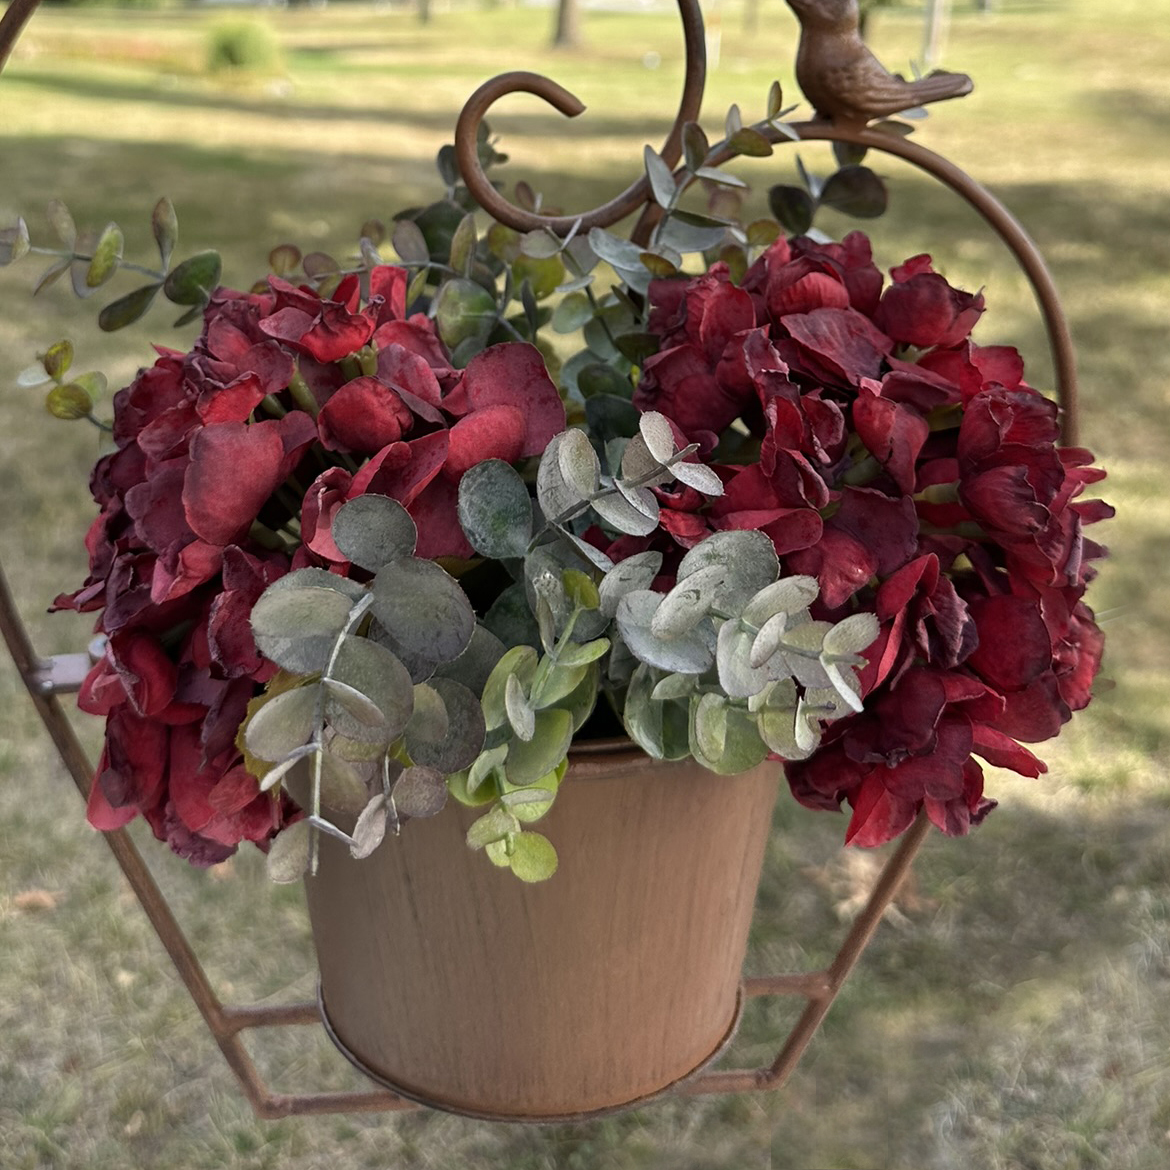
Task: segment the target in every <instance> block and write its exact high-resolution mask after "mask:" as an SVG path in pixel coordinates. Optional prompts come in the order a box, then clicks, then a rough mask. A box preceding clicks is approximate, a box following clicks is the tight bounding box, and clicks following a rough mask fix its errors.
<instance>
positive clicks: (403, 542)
mask: <svg viewBox="0 0 1170 1170" xmlns="http://www.w3.org/2000/svg"><path fill="white" fill-rule="evenodd" d="M331 534H332V536H333V543H334V544H336V545H337V547H338V548H339V549H340V550H341V552H342V553H343V554H344V555H345V558H346V560H349V561H352V562H353V563H354V564H355V565H357V566H358V567H359V568H362V569H368V570H369V571H370V572H371V573H376V572H377V571H378V570H379V569H380V568H381V567H382V566H383V565H387V564H389V563H390V562H391V561H394V560H397V559H398V558H399V557H408V556H410V555H411V554H412V553H413V552H414V548H415V545H416V544H417V543H418V529H417V528H416V527H415V523H414V520H413V519H412V518H411V515H410V513H409V512H408V511H407V510H406V509H405V508H404V507H403V506H402V505H401V504H400V503H399V502H398V501H397V500H392V499H390V497H389V496H379V495H375V494H373V493H369V494H367V495H362V496H357V497H356V498H355V499H352V500H350V501H348V502H347V503H345V504H342V505H341V507H340V508H338V510H337V513H336V515H335V516H334V517H333V526H332V528H331Z"/></svg>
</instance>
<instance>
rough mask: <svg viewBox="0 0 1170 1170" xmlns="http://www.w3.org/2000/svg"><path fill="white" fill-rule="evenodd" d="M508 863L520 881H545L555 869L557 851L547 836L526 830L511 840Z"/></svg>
mask: <svg viewBox="0 0 1170 1170" xmlns="http://www.w3.org/2000/svg"><path fill="white" fill-rule="evenodd" d="M508 864H509V865H510V866H511V867H512V872H513V873H514V874H515V875H516V876H517V877H518V878H519V879H520V880H521V881H522V882H543V881H547V880H548V879H549V878H550V877H552V875H553V874H554V873H556V871H557V851H556V849H554V848H553V843H552V842H551V841H550V840H549V839H548V838H547V837H545V836H543V835H542V834H540V833H533V832H529V831H527V830H526V831H524V832H522V833H518V834H517V835H516V837H515V838H514V840H513V841H512V850H511V852H510V853H509V854H508Z"/></svg>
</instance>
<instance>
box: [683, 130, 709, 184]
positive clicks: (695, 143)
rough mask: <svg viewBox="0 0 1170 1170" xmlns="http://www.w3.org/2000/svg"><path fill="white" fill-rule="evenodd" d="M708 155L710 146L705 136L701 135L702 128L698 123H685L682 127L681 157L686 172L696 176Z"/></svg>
mask: <svg viewBox="0 0 1170 1170" xmlns="http://www.w3.org/2000/svg"><path fill="white" fill-rule="evenodd" d="M710 153H711V144H710V143H709V142H708V141H707V135H706V134H704V133H703V127H702V126H700V125H699V123H698V122H687V123H685V124H684V126H683V156H684V158H685V161H686V164H687V170H689V171H691V172H692V173H693V174H696V175H697V174H698V173H699V171H700V170H701V169H702V167H703V165H704V164H705V163H706V161H707V155H708V154H710Z"/></svg>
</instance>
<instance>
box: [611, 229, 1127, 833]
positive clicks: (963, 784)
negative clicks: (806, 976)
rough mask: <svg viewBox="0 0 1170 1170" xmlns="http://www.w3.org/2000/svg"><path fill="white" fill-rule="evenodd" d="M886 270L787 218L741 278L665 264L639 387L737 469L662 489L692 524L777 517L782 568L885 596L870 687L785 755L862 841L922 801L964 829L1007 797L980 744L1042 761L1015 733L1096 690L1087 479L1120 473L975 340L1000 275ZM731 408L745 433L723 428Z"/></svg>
mask: <svg viewBox="0 0 1170 1170" xmlns="http://www.w3.org/2000/svg"><path fill="white" fill-rule="evenodd" d="M891 275H892V282H891V283H890V284H888V285H885V284H884V281H883V278H882V275H881V273H880V272H879V271H878V269H877V268H876V267H875V265H874V263H873V260H872V254H871V249H870V244H869V241H868V239H867V238H866V237H865V236H863V235H862V234H860V233H852V234H851V235H849V236H848V237H846V239H845V240H844V241H843V242H842V243H840V244H817V243H813V242H812V241H810V240H808V239H803V238H802V239H797V240H795V241H792V242H786V241H784V240H780V241H778V242H777V243H776V244H775V245H773V246H772V247H771V248H770V249H769V250H768V251H767V252H766V253H765V254H764V255H763V256H762V257H761V258H760V259H759V260H758V261H757V262H756V263H755V264H754V265H753V266H752V268H751V269H750V270H749V271H748V273H747V275H746V277H745V279H744V280H743V281H742V283H741V284H740V285H739V286H736V285H735V284H733V283H732V282H731V280H730V278H729V275H728V272H727V270H726V268H725V267H724V266H722V265H716V266H715V267H713V268H712V269H711V270H710V271H709V272H708V273H706V274H705V275H703V276H701V277H698V278H696V279H693V280H690V281H678V280H674V281H657V282H655V283H654V284H652V286H651V290H650V291H651V300H652V304H653V306H654V308H653V312H652V316H651V321H650V327H651V331H652V332H655V333H657V334H658V335H659V336H660V337H661V348H660V350H659V352H658V353H657V354H656V355H655V356H654V357H652V358H650V359H649V360H648V361H647V362H646V365H645V370H644V375H643V378H642V382H641V384H640V386H639V388H638V391H637V393H636V395H635V399H634V401H635V404H636V405H637V406H638V407H639V408H640V409H643V410H647V409H653V410H657V411H660V412H662V413H663V414H666V415H667V416H668V417H670V418H671V419H672V420H673V421H674V423H675V424H676V425H677V426H678V427H679V429H680V430H681V431H682V432H683V433H684V434H685V436H686V437H687V439H689V440H690V441H692V442H698V443H699V444H700V448H701V450H702V451H703V452H704V453H705V456H706V458H707V459H709V460H710V461H711V462H712V464H713V466H715V467H716V469H717V471H718V472H719V474H720V476H721V477H722V479H723V480H724V484H725V491H724V495H723V496H722V497H721V498H719V499H717V500H716V501H714V503H711V504H708V503H707V502H706V501H704V499H703V498H702V497H700V496H699V495H698V493H696V492H693V491H691V490H690V489H683V490H681V491H673V492H666V491H661V490H660V491H659V496H660V500H661V503H662V505H663V515H662V525H663V528H664V529H665V530H667V531H668V532H669V533H670V535H671V536H672V537H673V539H674V541H675V542H677V543H678V544H681V545H683V546H686V547H689V546H692V545H694V544H696V543H698V542H699V541H700V540H702V539H703V538H704V537H705V536H706V535H707V534H708V533H710V532H712V531H717V530H720V529H734V528H757V529H760V530H761V531H763V532H765V533H767V535H768V536H769V537H770V538H771V539H772V541H773V543H774V544H775V546H776V550H777V552H778V553H779V554H780V556H781V558H782V562H783V565H784V569H785V571H786V572H788V573H808V574H811V575H813V576H815V577H816V578H817V580H818V581H819V583H820V588H821V600H820V603H819V604H820V605H821V607H822V609H823V610H824V613H823V615H822V616H824V617H826V618H831V619H834V620H835V619H838V618H840V617H843V616H845V615H847V614H848V613H850V612H855V611H858V610H868V611H871V612H873V613H875V614H876V615H877V617H878V618H879V620H880V623H881V633H880V636H879V638H878V640H877V641H876V642H875V644H874V645H873V646H871V647H870V648H869V650H868V651H867V652H866V657H867V660H868V665H867V667H866V668H865V670H864V671H863V672H862V678H861V681H862V686H863V692H864V695H865V708H866V709H865V711H864V712H863V713H861V714H858V715H854V716H851V717H849V718H846V719H842V720H839V721H838V722H836V723H834V724H832V725H831V726H830V728H829V729H828V730H827V732H826V734H825V737H824V740H823V743H822V746H821V748H820V749H819V750H818V751H817V752H816V753H815V755H813V756H812V757H811V758H810V759H808V760H805V761H802V762H797V763H789V764H788V765H787V766H786V768H787V775H788V780H789V784H790V786H791V788H792V791H793V793H794V794H795V796H796V798H797V799H798V800H800V801H801V802H802V803H804V804H806V805H809V806H811V807H815V808H840V806H841V804H842V802H843V801H845V802H848V804H849V805H850V806H851V808H852V810H853V816H852V821H851V823H850V826H849V830H848V835H847V840H848V841H851V842H854V843H857V844H861V845H877V844H881V843H882V842H885V841H888V840H890V839H891V838H892V837H894V836H896V835H897V834H898V833H900V832H902V830H904V829H905V828H906V827H907V826H908V825H909V824H910V823H911V822H912V821H913V819H914V818H915V816H916V815H917V813H918V811H919V810H920V809H922V808H923V807H925V808H926V811H927V813H928V815H929V816H930V818H931V820H932V821H933V822H934V823H935V824H936V825H937V826H938V827H939V828H940V829H942V830H943V831H944V832H946V833H949V834H952V835H956V834H962V833H965V832H966V831H967V830H968V828H969V826H970V825H972V824H975V823H978V822H979V821H980V820H981V819H982V818H983V817H984V816H985V815H986V814H987V812H988V811H989V810H990V809H991V808H992V807H994V804H993V802H992V801H990V800H988V799H986V798H985V797H984V795H983V772H982V769H981V766H980V764H979V763H978V761H977V760H976V758H975V757H980V758H981V759H983V760H985V761H987V762H989V763H991V764H993V765H996V766H1002V767H1007V768H1011V769H1013V770H1015V771H1016V772H1019V773H1021V774H1023V775H1027V776H1035V775H1038V774H1039V773H1040V772H1042V771H1044V764H1043V763H1042V762H1041V761H1040V760H1038V759H1037V758H1036V757H1035V756H1034V755H1033V754H1032V753H1031V752H1030V751H1028V750H1027V749H1026V748H1024V747H1022V746H1020V743H1019V742H1018V741H1024V742H1027V743H1034V742H1038V741H1040V740H1044V739H1048V738H1049V737H1051V736H1053V735H1055V734H1056V733H1057V731H1058V730H1059V728H1060V726H1061V725H1062V724H1063V723H1064V722H1065V721H1066V720H1067V719H1068V718H1069V717H1070V714H1071V712H1072V711H1074V710H1077V709H1079V708H1081V707H1084V706H1085V704H1086V703H1087V702H1088V701H1089V690H1090V686H1091V683H1092V680H1093V677H1094V675H1095V673H1096V671H1097V669H1098V666H1099V663H1100V657H1101V646H1102V637H1101V632H1100V630H1099V629H1098V628H1097V626H1096V624H1095V623H1094V621H1093V615H1092V613H1091V611H1090V610H1089V609H1088V608H1087V607H1086V606H1085V604H1084V602H1083V601H1082V595H1083V593H1084V590H1085V585H1086V583H1087V582H1088V581H1089V580H1090V579H1091V578H1092V576H1093V572H1094V571H1093V569H1092V568H1091V564H1090V562H1091V561H1092V560H1093V559H1095V558H1097V557H1100V556H1101V555H1103V552H1104V550H1103V549H1102V548H1101V547H1100V546H1099V545H1097V544H1095V543H1093V542H1092V541H1090V540H1088V539H1086V538H1085V536H1084V535H1083V532H1082V529H1083V526H1084V525H1085V524H1087V523H1090V522H1092V521H1095V520H1099V519H1102V518H1104V517H1107V516H1109V515H1111V514H1112V509H1110V508H1109V507H1108V505H1106V504H1104V503H1102V502H1101V501H1099V500H1087V501H1086V500H1082V499H1081V498H1080V496H1081V493H1082V491H1083V489H1084V488H1085V487H1086V486H1087V485H1089V484H1092V483H1094V482H1096V481H1097V480H1099V479H1101V478H1102V476H1103V473H1102V472H1101V471H1100V470H1098V469H1096V468H1094V467H1092V466H1091V464H1092V455H1091V454H1090V452H1088V451H1086V450H1083V449H1059V448H1058V447H1057V445H1056V444H1057V440H1058V423H1057V410H1056V407H1055V406H1054V405H1053V404H1052V403H1051V402H1049V401H1048V400H1047V399H1045V398H1044V397H1042V396H1041V395H1040V394H1039V393H1037V392H1036V391H1035V390H1034V389H1032V388H1031V387H1030V386H1028V385H1027V384H1026V383H1025V382H1024V381H1023V373H1024V371H1023V363H1022V362H1021V360H1020V358H1019V355H1018V354H1017V353H1016V352H1015V350H1013V349H1010V348H1006V347H999V346H991V347H986V346H979V345H976V344H975V343H973V342H972V341H971V339H970V334H971V330H972V328H973V326H974V325H975V323H976V322H977V321H978V319H979V317H980V315H981V314H982V312H983V298H982V296H981V295H971V294H968V293H964V292H961V291H959V290H957V289H954V288H952V287H951V286H950V285H949V284H948V283H947V281H946V280H945V279H944V278H943V277H942V276H941V275H939V274H938V273H936V272H935V271H934V270H933V268H932V266H931V262H930V258H929V257H927V256H917V257H915V258H913V259H911V260H909V261H907V262H906V263H905V264H903V265H901V266H899V267H897V268H895V269H893V270H892V273H891ZM737 419H739V420H742V421H743V422H744V423H746V424H747V426H748V429H749V430H750V433H751V434H750V438H748V439H746V440H745V439H744V437H743V436H739V435H737V434H736V432H735V431H728V430H727V428H728V427H729V425H730V424H731V423H732V422H733V421H735V420H737ZM646 543H647V542H643V544H642V545H638V544H637V542H634V541H631V540H630V539H629V538H626V539H624V540H623V541H622V542H621V545H620V547H618V548H615V550H614V552H615V554H616V555H626V554H628V553H629V552H633V551H637V548H639V547H645V544H646Z"/></svg>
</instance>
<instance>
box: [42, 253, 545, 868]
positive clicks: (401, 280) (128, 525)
mask: <svg viewBox="0 0 1170 1170" xmlns="http://www.w3.org/2000/svg"><path fill="white" fill-rule="evenodd" d="M367 280H368V285H367V288H366V292H365V295H364V297H363V289H362V284H361V281H360V280H359V279H358V277H356V276H352V277H346V278H345V279H344V280H342V281H341V283H340V284H339V285H338V287H337V289H336V291H335V292H334V294H333V295H332V296H331V297H328V298H323V297H321V296H320V295H318V294H317V293H316V292H314V291H313V290H312V289H310V288H299V287H296V286H294V285H292V284H290V283H288V282H287V281H284V280H281V279H279V278H276V277H273V278H270V280H269V282H268V288H267V290H266V291H264V292H260V293H249V294H241V293H236V292H232V291H230V290H226V289H221V290H219V291H218V292H217V293H216V294H215V296H214V297H213V298H212V300H211V303H210V305H209V306H208V309H207V311H206V314H205V318H204V328H203V332H202V334H201V335H200V337H199V340H198V341H197V342H196V343H195V345H194V347H193V348H192V350H191V352H190V353H187V354H180V353H176V352H174V351H171V350H159V357H158V360H157V361H156V363H155V364H154V366H153V367H151V368H150V369H148V370H143V371H141V372H140V373H139V375H138V377H137V378H136V379H135V381H134V382H133V384H132V385H131V386H129V387H127V388H126V389H124V390H122V391H120V392H119V393H118V394H117V395H116V396H115V399H114V423H113V437H114V441H115V444H116V449H115V450H114V451H113V452H112V453H111V454H109V455H107V456H105V457H104V458H103V459H102V460H101V461H100V462H99V463H98V465H97V467H96V468H95V470H94V474H93V478H92V483H91V486H92V490H93V495H94V498H95V500H96V501H97V502H98V504H99V505H100V507H101V514H100V515H99V516H98V518H97V519H96V520H95V521H94V523H93V525H92V527H91V528H90V531H89V534H88V536H87V538H86V545H87V548H88V550H89V555H90V575H89V577H88V579H87V580H86V582H85V584H84V585H83V586H82V587H81V588H80V589H79V590H77V591H76V592H75V593H73V594H71V595H68V596H62V597H59V598H58V599H57V601H56V603H55V604H56V606H57V607H58V608H69V609H76V610H82V611H100V613H99V617H98V620H97V630H98V631H99V632H100V633H103V634H105V635H106V636H107V639H106V646H105V653H104V655H103V657H102V659H101V661H99V662H98V663H97V664H96V665H95V666H94V668H93V670H92V671H91V672H90V674H89V676H88V678H87V679H86V681H85V685H84V687H83V688H82V691H81V695H80V700H79V701H80V706H81V707H82V709H83V710H85V711H88V712H91V713H94V714H98V715H103V716H105V717H106V743H105V748H104V750H103V753H102V757H101V762H100V764H99V766H98V770H97V775H96V776H95V778H94V783H93V786H92V789H91V794H90V800H89V818H90V821H91V823H93V824H94V825H95V826H97V827H98V828H103V829H109V828H115V827H118V826H121V825H124V824H126V823H127V822H128V821H130V820H131V819H133V818H134V817H135V816H136V815H138V814H139V813H142V814H143V815H144V816H145V817H146V819H147V821H148V822H149V824H150V825H151V828H152V829H153V830H154V832H155V834H156V835H157V836H159V837H160V838H163V839H165V840H167V841H168V842H169V843H170V845H171V847H172V848H173V849H174V850H175V851H176V852H178V853H180V854H181V855H183V856H184V857H188V858H190V859H191V860H192V861H193V862H194V863H196V864H200V865H210V864H214V863H215V862H217V861H221V860H223V858H224V857H226V856H228V855H230V854H231V853H232V852H233V851H234V849H235V848H236V845H237V844H238V842H240V841H242V840H252V841H256V842H257V843H259V844H261V845H263V844H264V843H265V842H267V840H268V839H269V838H270V837H271V836H272V835H273V834H274V833H275V832H277V831H278V830H279V829H280V828H281V826H282V825H283V824H284V823H287V821H288V819H289V818H290V817H295V816H296V815H298V813H297V810H296V808H295V806H293V805H292V804H291V803H290V802H289V801H288V800H287V798H285V797H283V796H273V795H271V794H262V793H261V792H260V791H259V786H258V783H257V781H256V778H255V777H253V776H251V775H250V774H249V773H248V772H247V770H246V768H245V767H244V765H243V760H242V757H241V754H240V752H239V749H238V747H237V745H236V737H237V732H238V730H239V727H240V726H241V724H242V723H243V721H244V719H245V716H246V709H247V704H248V702H249V701H250V700H251V699H252V697H253V696H254V695H255V694H257V693H258V691H259V690H260V688H261V687H262V686H263V684H264V683H265V682H267V681H268V679H269V678H270V677H271V676H272V674H273V672H274V667H273V666H272V664H271V663H269V662H266V661H265V660H264V659H263V658H262V657H261V656H260V655H259V653H258V652H257V649H256V645H255V642H254V640H253V638H252V632H251V625H250V620H249V619H250V614H251V610H252V606H253V605H254V604H255V603H256V600H257V599H258V598H259V597H260V595H261V593H263V591H264V589H265V588H266V587H267V586H268V585H269V584H270V583H271V582H272V581H274V580H276V579H277V578H278V577H280V576H282V575H283V574H285V573H287V572H288V571H289V570H290V569H291V568H293V567H300V566H302V565H323V566H327V567H329V568H331V569H333V570H334V571H336V572H340V573H346V572H348V571H349V565H348V564H347V563H346V561H345V558H344V557H343V555H342V554H341V552H340V551H339V550H338V548H337V546H336V544H335V543H334V541H333V538H332V536H331V533H330V528H331V525H332V519H333V516H334V514H335V513H336V512H337V510H338V508H339V507H340V506H341V504H343V503H344V502H345V501H346V500H347V499H352V498H353V497H354V496H357V495H361V494H362V493H363V492H367V491H376V492H383V493H386V494H389V495H393V496H395V498H397V499H399V500H400V501H401V502H402V503H403V504H404V505H405V506H406V507H407V508H408V509H409V510H410V511H411V512H412V513H413V515H414V517H415V520H416V522H417V523H418V526H419V531H420V541H419V550H418V551H419V554H420V555H422V556H463V555H470V553H471V549H470V547H469V546H468V545H467V543H466V540H465V539H464V537H463V533H462V529H461V528H460V526H459V523H458V519H457V516H456V512H455V500H456V488H457V484H458V480H459V476H460V475H461V474H462V473H463V471H465V470H466V469H467V468H468V467H470V466H471V465H473V464H474V463H476V462H479V461H480V460H481V459H487V458H503V459H509V460H516V459H521V458H525V457H527V456H529V455H533V454H538V453H539V452H541V451H543V449H544V447H545V446H546V445H547V444H548V442H549V440H550V439H551V438H552V436H553V435H554V434H556V433H557V432H559V431H561V430H563V429H564V425H565V415H564V408H563V406H562V404H561V400H560V395H559V394H558V392H557V389H556V387H555V386H554V385H553V383H552V381H551V379H550V378H549V377H548V374H547V372H546V370H545V368H544V363H543V360H542V359H541V358H540V355H539V352H538V351H537V350H536V349H535V348H534V347H532V346H528V345H519V344H517V345H511V344H509V345H500V346H496V347H494V348H493V349H490V350H487V351H486V352H485V353H483V354H480V355H479V356H478V357H476V358H475V359H473V360H472V362H471V363H470V364H469V365H468V367H467V368H466V369H465V370H455V369H454V368H453V367H452V366H451V365H450V362H449V361H448V358H447V355H446V353H445V351H444V349H443V347H442V345H441V343H440V342H439V339H438V338H437V336H436V335H435V332H434V328H433V325H432V323H431V322H430V320H429V319H428V318H427V317H426V316H424V315H415V316H413V317H407V316H406V303H405V301H406V273H405V272H404V271H402V270H401V269H397V268H390V267H380V268H376V269H374V270H373V271H372V272H371V273H369V274H368V276H367ZM354 466H357V467H358V470H357V471H356V472H355V471H353V470H352V468H353V467H354ZM298 524H299V529H298V527H297V526H298Z"/></svg>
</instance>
